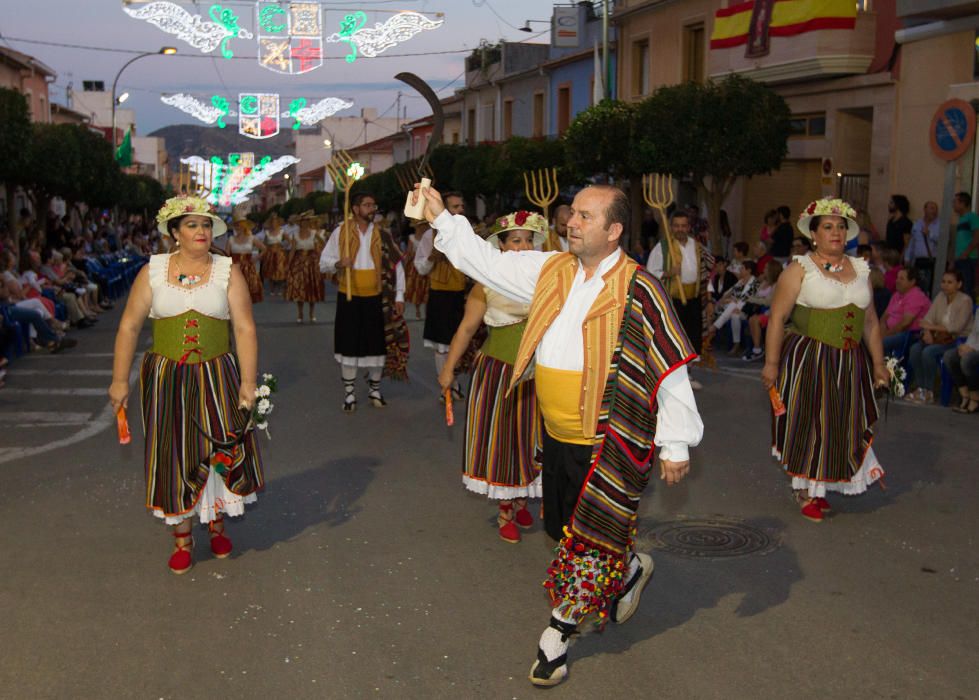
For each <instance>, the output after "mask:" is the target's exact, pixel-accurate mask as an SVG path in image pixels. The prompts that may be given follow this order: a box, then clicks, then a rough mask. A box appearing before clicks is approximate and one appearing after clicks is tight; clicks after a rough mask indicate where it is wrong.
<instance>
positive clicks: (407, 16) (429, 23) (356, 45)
mask: <svg viewBox="0 0 979 700" xmlns="http://www.w3.org/2000/svg"><path fill="white" fill-rule="evenodd" d="M436 16H437V17H438V18H439V19H434V20H433V19H429V18H428V17H426V16H425V15H423V14H421V13H419V12H412V11H406V12H399V13H397V14H396V15H393V16H391V17H389V18H388V19H387V20H385V21H384V22H378V23H377V24H375V25H374V26H373V27H365V26H364V25H365V24H367V15H366V14H365V13H364V12H360V11H358V12H353V13H351V14H348V15H345V16H344V18H343V19H342V20H341V21H340V31H339V32H336V33H334V34H331V35H330V36H328V37H326V42H327V43H328V44H337V43H340V42H343V43H345V44H347V46H348V47H349V49H350V52H349V53H348V54H347V56H346V61H347V63H353V62H354V61H356V60H357V55H358V52H359V53H360V54H363V55H364V56H366V57H367V58H373V57H375V56H377V55H379V54H381V53H383V52H384V51H387V50H388V49H390V48H391V47H392V46H397V45H398V44H400V43H401V42H402V41H407V40H408V39H410V38H411V37H413V36H415V34H418V33H419V32H422V31H426V30H429V29H437V28H438V27H441V26H442V23H443V22H444V20H443V19H441V17H442V14H441V13H438V14H437V15H436Z"/></svg>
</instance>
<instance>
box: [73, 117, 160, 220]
mask: <svg viewBox="0 0 979 700" xmlns="http://www.w3.org/2000/svg"><path fill="white" fill-rule="evenodd" d="M74 128H75V134H74V137H75V139H76V144H77V146H78V157H79V162H80V163H81V164H82V167H81V168H80V169H79V176H78V180H77V187H76V191H75V192H74V193H72V196H71V197H70V198H68V199H70V200H71V201H73V202H74V201H84V202H86V203H87V204H90V205H91V206H93V207H98V208H108V207H111V206H113V205H114V204H117V203H120V202H119V189H120V187H122V179H123V175H122V172H121V171H120V170H119V166H118V165H116V162H115V159H114V158H113V157H112V146H111V145H110V144H109V142H108V141H106V140H105V137H103V136H102V135H100V134H96V133H93V132H92V131H90V130H88V129H86V128H84V127H81V126H76V127H74ZM158 184H159V183H158ZM161 192H162V190H161ZM154 194H155V190H154Z"/></svg>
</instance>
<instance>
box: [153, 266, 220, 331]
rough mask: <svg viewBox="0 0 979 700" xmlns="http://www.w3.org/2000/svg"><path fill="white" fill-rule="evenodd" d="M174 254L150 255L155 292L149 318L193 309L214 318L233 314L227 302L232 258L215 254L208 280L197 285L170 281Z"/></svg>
mask: <svg viewBox="0 0 979 700" xmlns="http://www.w3.org/2000/svg"><path fill="white" fill-rule="evenodd" d="M171 255H172V254H171V253H163V254H161V255H153V256H151V257H150V263H149V278H150V290H151V291H152V292H153V302H152V304H151V306H150V318H170V317H171V316H179V315H180V314H182V313H185V312H187V311H191V310H193V311H198V312H200V313H202V314H205V315H207V316H211V317H212V318H222V319H229V318H231V311H230V308H229V306H228V280H229V279H231V258H228V257H225V256H223V255H214V254H212V255H211V271H210V275H209V276H208V278H207V280H205V281H204V282H202V283H200V284H198V285H197V286H194V287H182V286H180V285H177V284H174V283H173V282H171V281H170V278H169V273H168V271H169V267H170V257H171Z"/></svg>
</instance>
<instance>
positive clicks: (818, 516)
mask: <svg viewBox="0 0 979 700" xmlns="http://www.w3.org/2000/svg"><path fill="white" fill-rule="evenodd" d="M801 512H802V517H803V518H806V519H807V520H811V521H813V522H814V523H821V522H822V521H823V511H822V510H820V508H819V506H818V505H816V502H815V500H813V501H809V502H808V503H806V504H805V505H804V506H802V511H801Z"/></svg>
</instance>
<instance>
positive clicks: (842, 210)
mask: <svg viewBox="0 0 979 700" xmlns="http://www.w3.org/2000/svg"><path fill="white" fill-rule="evenodd" d="M816 216H840V217H843V218H844V219H846V239H847V240H848V241H851V240H853V239H854V238H856V237H857V235H858V234H859V233H860V224H858V223H857V212H856V210H854V208H853V207H851V206H850V205H849V203H847V202H845V201H843V200H842V199H839V198H838V197H824V198H823V199H817V200H815V201H813V202H810V203H809V206H808V207H806V208H805V209H803V210H802V213H801V214H799V222H798V223H797V224H796V225H797V227H798V228H799V231H800V232H801V233H802V235H803V236H805V237H806V238H812V231H810V230H809V222H810V221H812V219H813V218H814V217H816Z"/></svg>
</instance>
